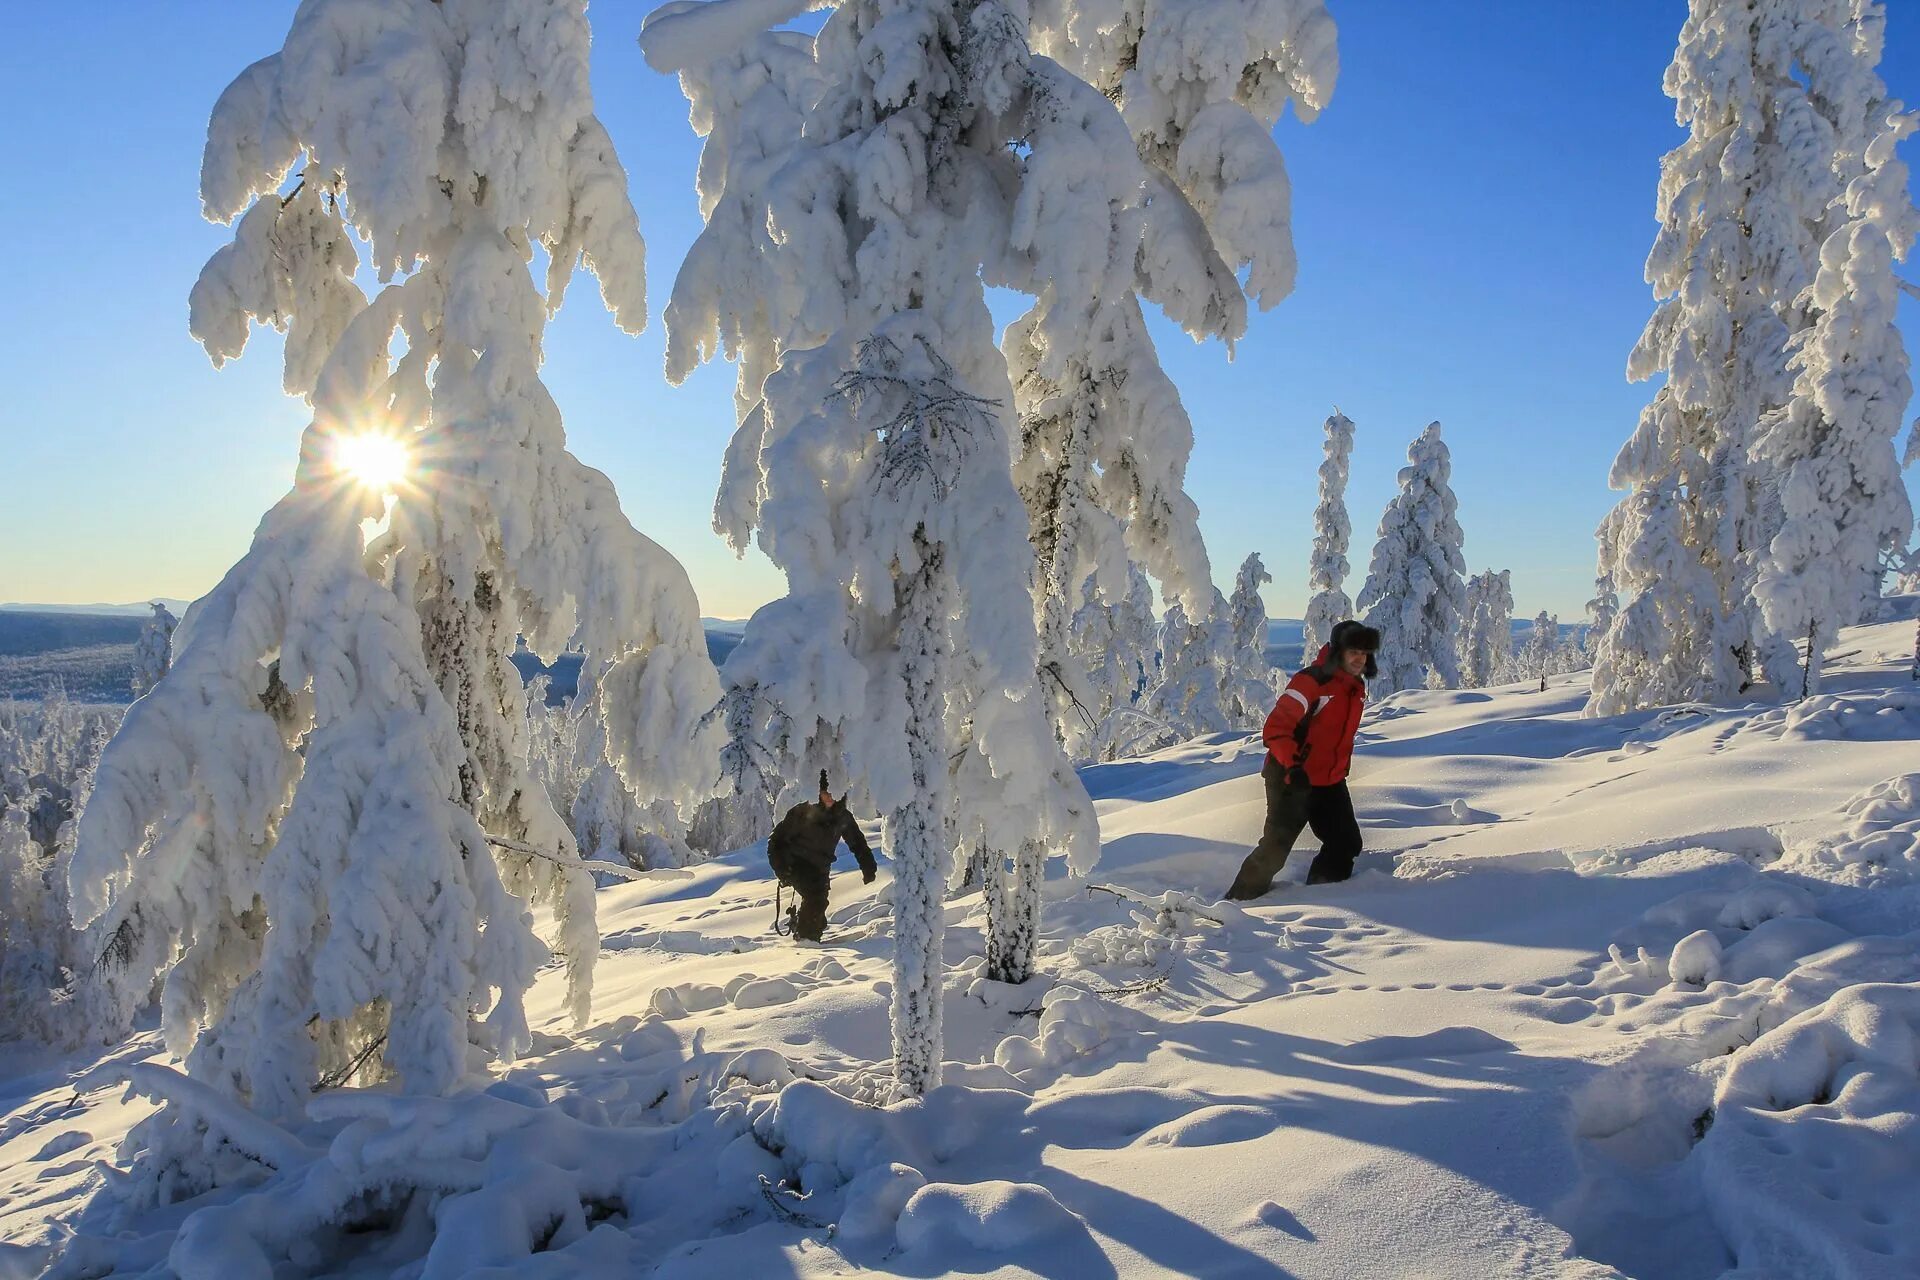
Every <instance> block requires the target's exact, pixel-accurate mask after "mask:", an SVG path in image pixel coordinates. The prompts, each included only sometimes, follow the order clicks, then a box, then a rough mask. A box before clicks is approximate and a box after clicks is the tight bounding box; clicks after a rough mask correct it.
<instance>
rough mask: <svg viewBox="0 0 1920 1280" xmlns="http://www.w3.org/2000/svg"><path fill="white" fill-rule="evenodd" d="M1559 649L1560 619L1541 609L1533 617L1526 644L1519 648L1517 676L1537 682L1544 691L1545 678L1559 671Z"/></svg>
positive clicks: (1545, 685)
mask: <svg viewBox="0 0 1920 1280" xmlns="http://www.w3.org/2000/svg"><path fill="white" fill-rule="evenodd" d="M1560 648H1561V646H1560V619H1558V618H1556V617H1554V616H1553V615H1551V614H1549V613H1548V612H1547V611H1546V610H1545V609H1542V610H1541V611H1540V612H1539V613H1537V614H1535V615H1534V617H1533V627H1532V629H1531V630H1529V631H1528V632H1527V642H1526V643H1525V644H1524V645H1522V646H1521V647H1520V653H1519V656H1518V662H1519V674H1520V675H1521V676H1522V677H1523V678H1525V679H1527V680H1538V681H1539V682H1540V688H1541V689H1542V690H1545V689H1546V687H1547V677H1548V676H1550V675H1554V674H1555V673H1557V672H1558V671H1559V669H1560V668H1559V663H1560Z"/></svg>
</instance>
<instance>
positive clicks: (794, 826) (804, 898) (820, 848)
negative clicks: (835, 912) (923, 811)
mask: <svg viewBox="0 0 1920 1280" xmlns="http://www.w3.org/2000/svg"><path fill="white" fill-rule="evenodd" d="M842 840H845V841H846V842H847V848H849V849H851V850H853V856H854V859H855V860H856V861H858V862H859V864H860V878H861V880H862V881H864V882H865V883H867V884H872V883H873V877H874V876H875V875H876V874H878V870H879V869H878V868H877V867H876V866H875V865H874V861H873V850H871V849H869V848H868V847H867V838H866V837H865V836H863V835H861V834H860V824H859V823H857V822H855V821H854V820H853V814H852V813H851V812H849V811H848V809H847V798H846V797H845V796H841V797H840V799H838V800H835V799H834V798H833V794H832V793H831V792H830V791H828V790H827V775H826V773H825V772H824V771H822V773H821V774H820V800H819V802H818V803H817V804H805V803H802V804H797V805H795V806H793V808H791V809H789V810H787V816H786V817H784V818H782V819H780V825H778V826H776V827H775V828H774V829H773V834H772V835H771V836H769V837H767V862H768V863H769V864H771V865H772V867H773V874H774V875H775V876H777V877H779V880H780V883H781V884H784V885H788V886H790V887H792V889H793V891H794V892H795V893H796V894H798V895H799V897H800V903H799V905H798V906H797V907H795V908H794V909H793V914H792V921H793V936H794V937H796V938H806V939H808V940H809V941H812V942H818V941H820V935H821V933H822V932H824V931H825V929H826V927H827V894H828V890H829V888H830V878H831V875H832V871H833V859H834V856H835V853H836V851H837V849H838V848H839V845H840V842H841V841H842Z"/></svg>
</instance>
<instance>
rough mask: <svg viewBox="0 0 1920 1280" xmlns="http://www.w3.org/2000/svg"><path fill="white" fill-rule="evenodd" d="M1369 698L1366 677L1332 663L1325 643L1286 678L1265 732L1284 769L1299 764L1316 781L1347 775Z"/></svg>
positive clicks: (1328, 783) (1329, 783)
mask: <svg viewBox="0 0 1920 1280" xmlns="http://www.w3.org/2000/svg"><path fill="white" fill-rule="evenodd" d="M1366 704H1367V686H1366V682H1365V681H1363V680H1361V679H1360V678H1359V677H1358V676H1354V675H1349V674H1348V673H1347V672H1346V671H1345V670H1343V669H1341V668H1339V667H1336V666H1334V665H1333V661H1332V656H1331V655H1330V654H1329V653H1328V652H1327V649H1326V646H1325V645H1322V646H1321V647H1320V656H1319V657H1317V658H1315V659H1314V660H1313V665H1312V666H1310V667H1308V668H1306V669H1305V670H1304V671H1299V672H1296V673H1295V674H1294V677H1293V679H1291V680H1289V681H1287V688H1286V692H1284V693H1282V694H1281V695H1280V701H1278V702H1276V703H1274V704H1273V710H1272V711H1271V712H1269V713H1268V715H1267V727H1266V731H1265V732H1264V733H1263V734H1262V735H1261V736H1262V737H1263V738H1265V739H1266V743H1267V750H1268V751H1269V752H1270V753H1271V754H1272V755H1273V758H1274V760H1275V761H1276V762H1277V763H1278V764H1279V765H1280V767H1281V768H1282V769H1291V768H1293V767H1294V766H1295V765H1300V766H1302V767H1303V768H1305V769H1306V771H1307V781H1308V782H1309V783H1311V784H1312V785H1313V786H1316V787H1330V786H1332V785H1333V784H1334V783H1336V782H1342V781H1344V780H1345V779H1346V776H1347V769H1348V768H1349V766H1351V765H1352V764H1353V736H1354V734H1356V733H1357V732H1359V730H1360V713H1361V712H1362V711H1364V710H1365V709H1366ZM1309 712H1311V715H1309Z"/></svg>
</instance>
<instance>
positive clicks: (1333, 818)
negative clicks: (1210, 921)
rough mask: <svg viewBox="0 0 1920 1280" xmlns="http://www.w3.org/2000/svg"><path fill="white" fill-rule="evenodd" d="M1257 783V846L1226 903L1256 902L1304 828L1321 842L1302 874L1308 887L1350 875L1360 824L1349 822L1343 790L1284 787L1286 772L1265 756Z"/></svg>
mask: <svg viewBox="0 0 1920 1280" xmlns="http://www.w3.org/2000/svg"><path fill="white" fill-rule="evenodd" d="M1260 777H1261V779H1262V780H1263V781H1265V783H1266V784H1267V825H1266V829H1265V830H1263V831H1262V832H1261V833H1260V843H1259V844H1257V845H1255V846H1254V847H1253V852H1252V853H1249V854H1248V855H1247V860H1246V861H1245V862H1243V863H1241V864H1240V874H1239V875H1237V876H1235V877H1234V880H1233V887H1232V888H1231V889H1228V890H1227V896H1228V897H1229V898H1257V897H1259V896H1260V895H1261V894H1263V893H1265V892H1266V891H1267V890H1269V889H1271V888H1272V887H1273V878H1274V877H1275V876H1276V875H1278V874H1280V868H1282V867H1284V866H1286V865H1287V855H1288V854H1290V853H1292V852H1293V842H1294V841H1295V840H1298V839H1299V838H1300V832H1301V831H1302V830H1304V829H1306V828H1307V827H1312V828H1313V834H1314V836H1315V837H1316V838H1318V839H1319V841H1320V852H1319V853H1318V854H1317V855H1316V856H1315V857H1314V859H1313V865H1312V866H1311V867H1309V868H1308V869H1307V883H1308V884H1324V883H1326V882H1327V881H1330V880H1345V879H1346V878H1347V877H1348V876H1350V875H1352V874H1353V860H1354V858H1356V857H1358V856H1359V853H1360V821H1359V819H1357V818H1355V817H1354V816H1353V797H1352V796H1350V795H1348V794H1347V784H1346V783H1345V782H1336V783H1334V784H1333V785H1332V786H1330V787H1310V786H1304V785H1300V784H1295V783H1289V782H1288V781H1287V778H1286V771H1285V770H1284V769H1282V768H1281V767H1280V765H1279V764H1278V763H1277V762H1276V761H1275V760H1274V758H1273V757H1272V756H1271V755H1269V756H1268V757H1267V762H1266V764H1265V765H1264V766H1262V767H1261V770H1260Z"/></svg>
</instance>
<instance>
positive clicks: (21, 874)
mask: <svg viewBox="0 0 1920 1280" xmlns="http://www.w3.org/2000/svg"><path fill="white" fill-rule="evenodd" d="M38 799H39V796H38V795H37V794H29V795H27V796H23V797H20V798H18V799H15V800H13V801H10V802H9V801H4V800H0V903H4V905H3V906H0V1040H11V1039H16V1038H21V1039H29V1040H38V1041H48V1040H51V1039H54V1038H56V1037H55V1035H54V1033H53V1021H54V1015H53V1009H54V996H55V993H56V992H58V991H59V990H60V989H61V988H62V987H64V986H65V985H66V983H67V978H68V975H67V974H66V973H65V972H63V971H62V968H61V964H60V960H61V949H60V948H59V946H58V940H59V937H60V935H61V934H62V933H64V932H66V931H67V929H68V926H67V923H66V921H65V919H63V918H62V917H63V914H64V913H63V912H62V911H61V910H60V908H61V905H62V904H61V902H60V899H59V898H58V897H57V896H56V894H55V892H54V887H53V884H52V882H51V880H52V873H53V870H54V867H53V859H52V858H51V857H50V856H48V852H47V850H45V849H44V848H42V846H41V845H40V844H38V843H37V842H36V841H35V840H34V839H33V834H32V830H31V821H32V817H31V813H32V808H33V804H34V802H35V801H37V800H38Z"/></svg>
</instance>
